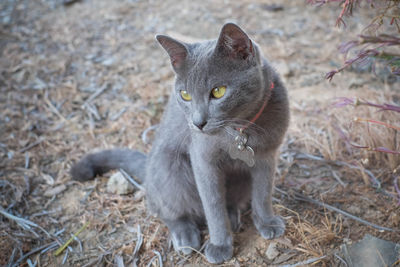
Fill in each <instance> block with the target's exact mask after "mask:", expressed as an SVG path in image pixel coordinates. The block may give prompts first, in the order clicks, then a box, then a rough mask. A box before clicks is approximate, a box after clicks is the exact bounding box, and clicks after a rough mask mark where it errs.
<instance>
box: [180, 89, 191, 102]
mask: <svg viewBox="0 0 400 267" xmlns="http://www.w3.org/2000/svg"><path fill="white" fill-rule="evenodd" d="M181 97H182V99H183V100H185V101H190V100H192V96H191V95H190V94H189V93H188V92H187V91H186V90H182V91H181Z"/></svg>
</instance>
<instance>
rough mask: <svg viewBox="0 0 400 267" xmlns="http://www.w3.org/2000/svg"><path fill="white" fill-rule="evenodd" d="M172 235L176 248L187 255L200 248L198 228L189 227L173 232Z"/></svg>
mask: <svg viewBox="0 0 400 267" xmlns="http://www.w3.org/2000/svg"><path fill="white" fill-rule="evenodd" d="M171 237H172V244H173V245H174V249H175V250H176V251H180V252H182V253H183V254H185V255H189V254H191V253H192V251H193V250H194V249H196V250H197V249H199V248H200V233H199V231H198V230H197V229H190V228H188V229H185V231H181V232H175V233H172V235H171Z"/></svg>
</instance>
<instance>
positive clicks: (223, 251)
mask: <svg viewBox="0 0 400 267" xmlns="http://www.w3.org/2000/svg"><path fill="white" fill-rule="evenodd" d="M205 253H206V258H207V260H208V261H209V262H210V263H214V264H218V263H222V262H224V261H227V260H230V259H231V258H232V254H233V247H232V244H229V245H222V246H217V245H214V244H212V243H208V245H207V246H206V250H205Z"/></svg>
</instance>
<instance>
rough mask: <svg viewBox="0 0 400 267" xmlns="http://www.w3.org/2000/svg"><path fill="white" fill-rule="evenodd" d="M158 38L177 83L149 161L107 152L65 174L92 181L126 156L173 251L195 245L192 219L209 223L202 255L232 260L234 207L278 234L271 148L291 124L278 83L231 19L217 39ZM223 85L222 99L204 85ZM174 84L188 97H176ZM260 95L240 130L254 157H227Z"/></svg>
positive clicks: (263, 232)
mask: <svg viewBox="0 0 400 267" xmlns="http://www.w3.org/2000/svg"><path fill="white" fill-rule="evenodd" d="M157 40H158V41H159V42H160V44H161V45H162V47H163V48H164V49H165V50H166V51H167V53H168V54H169V56H170V58H171V63H172V67H173V69H174V71H175V73H176V80H175V88H174V90H173V91H172V93H171V96H170V99H169V102H168V105H167V107H166V109H165V113H164V116H163V118H162V120H161V123H160V126H159V128H158V130H157V134H156V138H155V141H154V144H153V147H152V150H151V152H150V154H149V155H148V157H147V159H146V158H145V157H144V156H143V154H139V152H132V151H130V152H129V150H123V151H121V150H119V151H118V152H117V153H114V152H113V151H105V152H101V153H100V154H91V155H89V156H87V157H85V158H84V159H83V160H82V161H80V162H79V163H78V164H77V165H75V166H74V167H73V169H72V175H73V177H74V178H75V179H81V180H82V179H90V178H92V177H93V176H94V175H95V174H96V173H102V172H104V171H106V170H108V169H110V168H112V167H115V168H119V167H121V166H122V165H121V164H120V163H117V162H118V161H121V162H125V163H124V166H125V167H126V168H127V171H128V172H130V173H131V174H133V175H135V176H136V177H138V176H139V178H140V179H141V180H142V181H144V187H145V189H146V195H147V202H148V208H149V210H150V211H151V212H152V213H153V214H156V215H158V216H159V217H160V218H161V219H162V220H163V221H164V222H165V223H166V225H167V226H168V228H169V230H170V233H171V236H172V241H173V244H174V247H175V249H176V250H178V251H182V252H183V253H186V254H188V253H190V251H191V250H190V249H189V247H192V248H194V249H198V248H199V247H200V232H199V230H198V226H199V225H200V224H202V223H207V226H208V230H209V234H210V242H209V243H208V245H207V247H206V249H205V254H206V257H207V259H208V261H209V262H211V263H221V262H223V261H226V260H229V259H230V258H231V257H232V253H233V248H232V243H233V242H232V230H231V229H233V230H236V229H237V228H238V225H239V218H238V216H239V214H240V213H239V212H238V210H239V209H242V208H243V207H245V206H246V205H247V204H248V203H249V202H250V203H251V206H252V216H253V221H254V224H255V226H256V228H257V230H258V231H259V232H260V234H261V235H262V236H263V237H264V238H267V239H271V238H275V237H277V236H280V235H282V234H283V233H284V230H285V224H284V222H283V220H282V219H281V218H280V217H279V216H275V215H274V213H273V210H272V203H271V197H272V191H273V177H274V172H275V162H276V154H277V150H278V148H279V146H280V144H281V142H282V139H283V137H284V134H285V132H286V129H287V126H288V122H289V110H288V99H287V94H286V89H285V87H284V86H283V84H282V82H281V80H280V79H279V77H278V75H277V74H276V73H275V71H274V70H273V69H272V68H271V67H270V66H269V64H268V62H267V60H266V59H265V58H263V57H262V55H261V53H260V50H259V49H258V47H257V45H256V44H255V43H254V42H253V41H251V40H250V39H249V38H248V37H247V35H246V34H245V33H244V32H243V31H242V30H241V29H240V28H239V27H238V26H236V25H234V24H232V23H228V24H226V25H224V27H223V28H222V30H221V34H220V36H219V39H218V40H212V41H205V42H201V43H194V44H187V43H182V42H179V41H176V40H174V39H172V38H170V37H167V36H161V35H159V36H157ZM272 82H273V84H274V88H273V89H272V90H270V85H271V83H272ZM222 85H223V86H226V88H227V90H226V94H225V96H223V97H222V98H220V99H215V98H211V97H210V92H211V89H212V88H215V87H217V86H222ZM180 90H186V91H188V92H189V93H190V94H191V95H192V100H191V101H184V100H183V99H182V98H181V97H180ZM265 99H267V100H268V102H267V106H266V108H265V109H264V110H263V112H262V115H261V116H260V117H259V118H258V119H257V121H256V122H255V124H250V126H249V127H248V128H247V129H245V133H246V134H247V135H248V136H249V140H248V143H247V144H248V145H249V146H251V147H252V148H253V149H254V152H255V162H256V163H255V166H253V167H248V166H247V165H246V164H245V163H244V162H242V161H240V160H232V159H231V158H230V157H229V155H228V149H229V146H230V145H231V144H232V143H233V139H234V137H235V136H236V135H237V134H238V131H237V128H238V127H243V126H246V125H247V124H248V123H249V120H251V119H252V118H253V117H254V116H255V114H256V113H257V112H258V111H259V110H260V108H261V106H262V105H263V103H264V101H265ZM200 126H201V127H200ZM200 128H201V129H200ZM122 152H123V153H122ZM96 155H98V156H96ZM99 155H100V156H99ZM96 157H97V158H96ZM106 158H107V159H106ZM144 163H146V172H145V174H144V173H143V165H144ZM95 166H106V167H105V168H99V167H98V168H97V170H96V169H95ZM125 167H123V168H125ZM93 169H95V170H93ZM88 170H89V171H88ZM144 178H145V179H144Z"/></svg>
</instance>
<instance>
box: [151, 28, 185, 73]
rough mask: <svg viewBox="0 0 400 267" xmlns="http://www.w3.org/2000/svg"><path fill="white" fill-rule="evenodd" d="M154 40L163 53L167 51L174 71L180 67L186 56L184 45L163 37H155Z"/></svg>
mask: <svg viewBox="0 0 400 267" xmlns="http://www.w3.org/2000/svg"><path fill="white" fill-rule="evenodd" d="M156 39H157V41H158V42H159V43H160V45H161V46H162V47H163V48H164V49H165V51H167V53H168V55H169V57H170V59H171V64H172V66H173V67H174V69H179V68H180V67H182V65H183V63H184V62H185V60H186V57H187V55H188V51H187V49H186V47H185V45H184V44H182V43H181V42H179V41H177V40H175V39H173V38H171V37H168V36H165V35H156Z"/></svg>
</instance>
